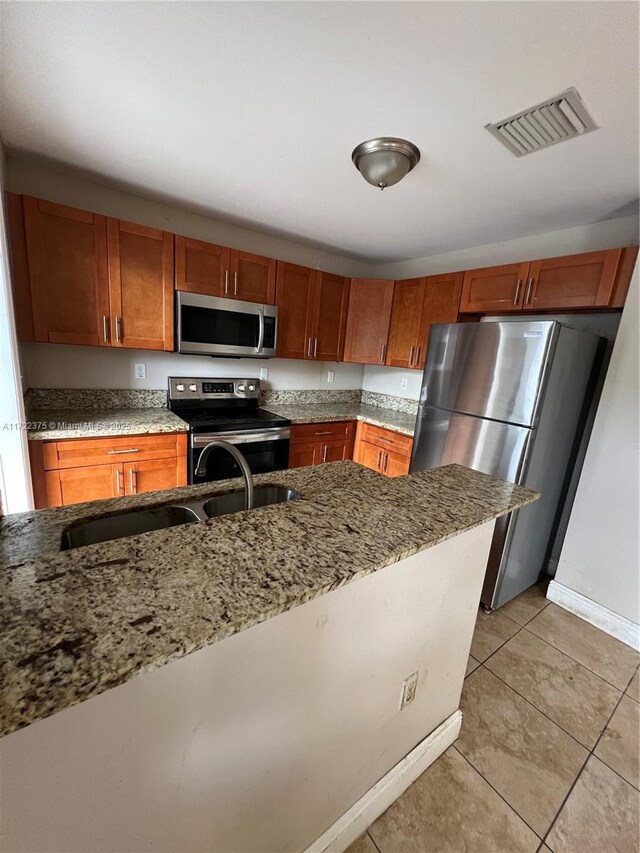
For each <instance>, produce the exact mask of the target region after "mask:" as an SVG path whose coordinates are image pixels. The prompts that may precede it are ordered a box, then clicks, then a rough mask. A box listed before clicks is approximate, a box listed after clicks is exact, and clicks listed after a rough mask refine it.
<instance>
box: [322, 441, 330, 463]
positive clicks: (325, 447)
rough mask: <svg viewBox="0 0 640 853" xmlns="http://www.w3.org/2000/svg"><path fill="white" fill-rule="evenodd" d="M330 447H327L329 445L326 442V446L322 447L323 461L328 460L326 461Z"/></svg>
mask: <svg viewBox="0 0 640 853" xmlns="http://www.w3.org/2000/svg"><path fill="white" fill-rule="evenodd" d="M328 449H329V448H328V447H327V445H326V444H325V446H324V447H323V448H322V461H323V462H326V461H327V450H328Z"/></svg>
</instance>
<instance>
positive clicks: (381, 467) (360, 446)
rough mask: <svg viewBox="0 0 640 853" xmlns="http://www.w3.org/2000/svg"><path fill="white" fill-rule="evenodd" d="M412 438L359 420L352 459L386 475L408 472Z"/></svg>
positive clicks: (399, 474)
mask: <svg viewBox="0 0 640 853" xmlns="http://www.w3.org/2000/svg"><path fill="white" fill-rule="evenodd" d="M412 447H413V439H412V438H411V437H410V436H408V435H403V434H402V433H398V432H394V431H393V430H390V429H385V428H383V427H378V426H373V424H368V423H364V422H361V423H359V424H358V430H357V434H356V443H355V453H354V457H353V458H354V459H355V461H356V462H359V463H360V464H361V465H364V466H365V467H367V468H371V469H372V470H374V471H378V473H380V474H384V475H385V476H387V477H401V476H403V475H404V474H408V473H409V465H410V463H411V449H412Z"/></svg>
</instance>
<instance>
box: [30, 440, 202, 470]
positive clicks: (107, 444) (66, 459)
mask: <svg viewBox="0 0 640 853" xmlns="http://www.w3.org/2000/svg"><path fill="white" fill-rule="evenodd" d="M186 441H187V439H186V435H184V434H181V433H167V434H166V435H128V436H111V437H104V438H86V439H85V438H69V439H66V440H64V441H45V442H43V448H42V449H43V460H44V467H45V469H46V470H56V469H60V468H80V467H84V466H87V465H99V464H105V463H110V462H135V461H136V460H143V459H162V458H165V457H170V456H182V455H186V452H187V445H186Z"/></svg>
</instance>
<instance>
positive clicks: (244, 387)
mask: <svg viewBox="0 0 640 853" xmlns="http://www.w3.org/2000/svg"><path fill="white" fill-rule="evenodd" d="M246 390H247V386H246V385H238V391H240V392H241V393H244V391H246Z"/></svg>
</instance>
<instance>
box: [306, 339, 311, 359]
mask: <svg viewBox="0 0 640 853" xmlns="http://www.w3.org/2000/svg"><path fill="white" fill-rule="evenodd" d="M307 358H311V338H309V339H308V340H307Z"/></svg>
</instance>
